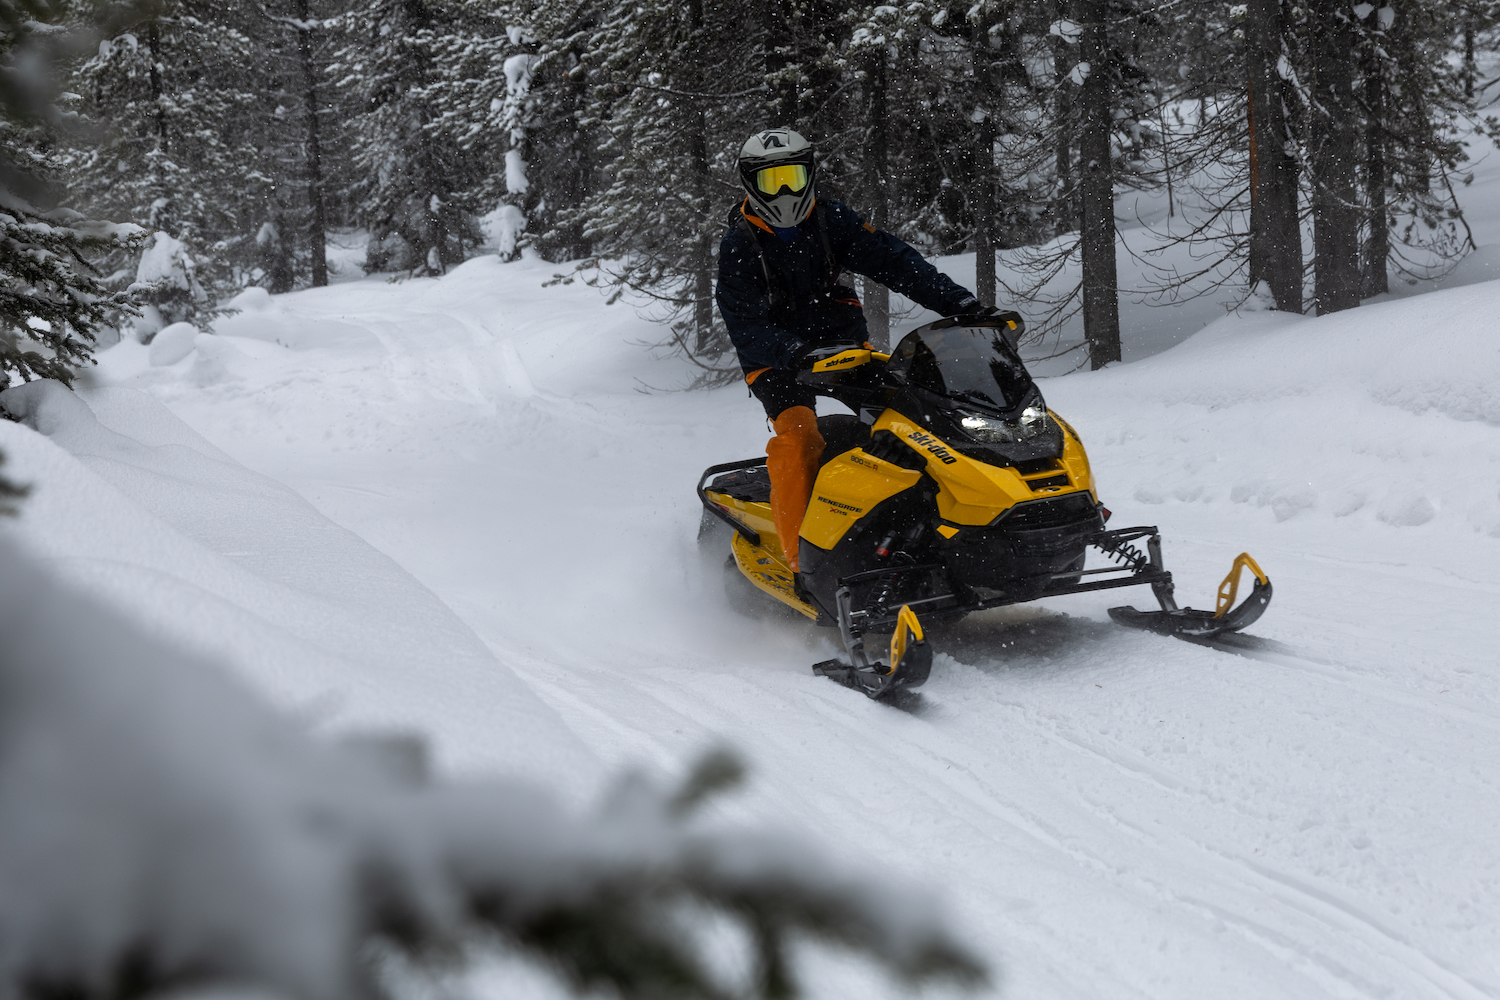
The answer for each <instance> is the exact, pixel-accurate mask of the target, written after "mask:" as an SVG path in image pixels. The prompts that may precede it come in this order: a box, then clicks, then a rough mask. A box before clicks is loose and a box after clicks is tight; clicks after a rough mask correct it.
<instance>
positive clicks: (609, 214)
mask: <svg viewBox="0 0 1500 1000" xmlns="http://www.w3.org/2000/svg"><path fill="white" fill-rule="evenodd" d="M681 13H683V12H681V11H679V10H678V8H677V6H676V5H675V4H672V3H667V2H662V0H657V2H656V3H654V4H640V3H636V2H632V0H627V2H623V3H619V4H617V5H615V6H613V7H611V8H610V9H609V11H608V12H607V13H605V14H604V15H603V16H602V17H601V20H600V25H599V27H598V29H597V30H596V31H595V32H594V33H593V45H592V48H591V49H590V51H589V52H588V53H587V54H586V56H585V61H586V63H587V64H588V65H589V68H590V71H591V74H592V75H591V78H590V84H591V86H590V109H589V116H588V118H586V119H585V125H587V126H588V127H591V128H597V129H598V130H599V133H600V136H601V140H602V141H601V145H600V152H601V153H602V154H603V156H604V157H605V158H606V165H604V166H603V167H602V168H601V174H602V175H603V176H606V177H609V178H611V183H610V185H609V186H608V187H607V188H604V189H603V190H600V191H598V192H596V193H594V194H593V195H592V196H591V197H588V198H586V199H585V200H584V202H583V203H582V204H581V205H579V206H577V207H576V208H572V209H564V210H562V211H561V212H559V213H558V217H557V225H558V226H559V227H574V228H576V229H577V230H578V231H579V232H581V233H582V235H583V236H584V237H585V238H586V239H588V240H589V241H590V244H591V247H590V248H591V250H592V257H591V258H590V260H588V261H587V262H585V266H594V267H597V268H599V273H600V275H601V278H602V280H604V281H607V282H609V283H610V284H613V285H615V286H616V287H617V288H618V289H620V290H621V291H624V290H629V291H631V292H634V293H636V294H637V295H639V296H641V297H642V298H643V299H644V300H645V301H646V302H648V303H650V304H652V305H654V306H656V307H657V309H658V310H659V315H661V317H662V318H663V319H664V320H665V321H667V322H668V323H669V324H670V326H671V330H672V344H673V345H674V346H675V347H676V348H678V349H680V350H681V351H683V352H684V353H686V354H687V355H688V356H689V357H692V358H694V359H695V360H697V361H698V362H699V363H700V364H701V365H702V366H703V367H704V368H705V370H706V372H707V373H708V375H709V377H716V376H719V375H721V374H722V373H723V372H726V371H729V368H728V367H727V366H725V365H723V364H722V363H721V361H720V359H721V358H722V356H723V354H724V353H725V351H727V349H728V339H727V337H726V335H725V334H724V332H723V329H722V325H721V324H720V323H719V321H718V320H717V317H716V314H715V311H714V308H713V276H714V273H715V270H716V267H717V263H716V259H715V256H716V253H717V249H718V240H719V237H720V236H721V235H722V233H723V230H724V216H725V211H726V210H727V209H728V208H729V206H730V204H732V202H733V201H737V200H738V197H739V195H738V192H739V186H738V184H737V183H736V182H735V181H734V177H735V166H734V164H735V156H736V155H737V153H738V151H739V147H740V145H741V144H742V143H743V142H744V137H745V136H746V135H748V134H749V133H750V131H751V130H752V129H753V128H754V127H755V126H756V125H759V124H763V122H762V121H760V120H758V118H757V112H758V111H759V110H760V109H759V107H758V105H759V103H760V102H759V98H760V95H761V94H762V93H763V92H764V89H765V84H764V83H763V78H762V77H761V76H759V75H758V74H756V73H755V72H754V70H755V66H756V62H757V61H756V60H755V59H753V55H754V42H753V39H754V38H755V37H756V36H755V32H754V31H753V28H754V22H753V16H752V15H753V14H754V11H749V12H747V11H745V10H744V9H742V8H735V7H730V6H720V5H705V4H702V3H699V2H698V0H692V2H690V3H689V4H688V7H687V10H686V12H685V13H686V16H685V17H682V16H680V14H681Z"/></svg>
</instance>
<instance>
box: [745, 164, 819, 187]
mask: <svg viewBox="0 0 1500 1000" xmlns="http://www.w3.org/2000/svg"><path fill="white" fill-rule="evenodd" d="M755 186H756V188H757V189H759V190H760V193H761V194H768V195H774V194H775V193H776V192H777V191H780V190H781V189H782V188H784V187H786V188H791V189H792V193H793V194H797V193H799V192H800V191H801V190H802V189H803V188H805V187H807V167H805V166H803V165H802V164H800V163H783V164H780V165H779V166H775V167H762V168H761V169H760V170H757V171H756V172H755Z"/></svg>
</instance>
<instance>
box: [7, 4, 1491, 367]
mask: <svg viewBox="0 0 1500 1000" xmlns="http://www.w3.org/2000/svg"><path fill="white" fill-rule="evenodd" d="M1497 6H1500V5H1497V4H1495V3H1493V2H1492V0H1441V2H1417V0H1392V2H1391V3H1389V4H1387V5H1385V6H1378V7H1377V6H1375V5H1372V4H1370V3H1357V4H1350V3H1347V2H1341V0H1311V2H1307V3H1302V4H1297V3H1291V2H1286V0H1251V2H1248V3H1236V4H1230V3H1220V2H1204V0H1159V2H1151V0H979V2H974V3H971V2H970V0H963V2H961V3H949V2H944V0H910V2H906V3H895V4H892V3H884V2H880V3H868V2H856V3H852V4H851V3H832V2H828V0H752V2H750V3H743V4H741V3H718V2H714V0H672V2H661V0H255V2H251V0H236V2H231V3H222V2H208V0H135V2H130V3H125V2H119V3H108V2H103V0H5V4H4V7H5V12H4V13H5V19H4V24H3V25H0V32H3V34H0V48H3V50H4V53H5V55H4V58H5V61H6V64H5V73H6V77H5V81H6V82H5V86H6V93H5V111H6V117H5V120H4V122H3V123H0V127H3V129H4V132H5V136H4V154H3V155H4V159H3V163H0V166H3V170H4V173H3V175H0V188H3V196H4V199H5V206H4V211H5V214H3V215H0V225H3V227H4V237H5V242H4V244H3V246H0V271H3V272H4V275H5V284H6V286H7V289H8V291H7V292H6V293H5V295H4V297H3V299H0V324H3V332H0V363H3V371H4V372H5V373H6V375H7V376H9V377H11V378H13V379H20V380H24V379H30V378H34V377H57V378H62V379H64V380H66V379H67V378H68V376H69V373H70V372H71V371H72V370H73V369H74V368H75V367H76V366H77V365H78V364H80V363H83V362H84V361H86V360H87V358H88V357H89V354H90V351H91V349H92V346H93V345H94V343H95V341H96V340H97V338H98V337H99V336H103V335H107V331H109V330H111V329H117V328H118V327H119V326H120V324H121V322H122V319H124V318H129V317H131V316H133V317H134V318H133V319H132V320H131V322H132V323H133V324H134V326H133V329H135V330H136V331H137V332H138V334H139V335H141V336H150V334H151V332H152V331H153V330H155V329H158V328H160V327H162V326H165V325H167V324H170V323H173V322H181V321H188V322H193V323H196V324H199V325H200V326H203V327H205V328H206V327H207V325H208V323H209V322H211V318H212V316H213V315H214V311H215V310H216V309H217V308H218V305H219V303H221V302H223V301H224V300H225V299H226V298H227V297H228V296H229V295H232V294H233V293H234V292H235V291H237V290H239V289H240V288H242V287H245V286H248V285H260V286H264V287H265V288H267V289H268V290H269V291H271V292H273V293H276V292H284V291H289V290H292V289H295V288H300V287H306V286H317V285H322V284H326V283H327V281H328V277H329V276H328V264H327V240H328V239H329V234H330V233H341V232H360V233H362V234H367V237H368V243H367V246H366V251H365V258H364V262H363V263H364V267H365V268H366V269H367V270H369V271H372V272H374V271H380V272H391V273H394V274H401V275H408V276H421V275H428V274H440V273H443V272H445V271H446V270H447V269H449V268H451V267H453V266H455V265H456V264H459V263H461V262H462V261H464V260H465V259H466V258H467V257H469V256H472V255H474V254H477V253H482V252H495V250H496V249H498V252H499V253H500V255H501V256H502V257H504V258H515V257H517V256H518V255H520V254H522V253H526V252H532V253H535V254H538V255H540V256H541V257H543V258H545V259H546V260H549V261H554V262H556V263H557V265H558V269H557V275H558V277H557V279H556V280H558V281H565V282H571V281H574V280H583V281H589V282H593V283H596V284H598V285H600V286H603V287H606V288H608V289H610V290H611V294H612V295H614V296H616V297H620V296H624V297H625V298H626V299H627V301H629V302H632V303H634V304H635V305H637V306H638V307H644V308H645V309H647V310H648V311H649V312H650V313H651V314H652V315H653V317H655V318H658V319H660V320H661V321H662V323H663V326H662V329H663V331H664V332H663V342H664V343H665V344H668V345H669V346H671V347H672V348H673V349H675V350H677V351H680V352H682V353H684V354H686V355H688V356H689V357H691V358H692V359H694V360H695V361H696V362H698V363H699V364H700V365H701V366H702V369H703V371H704V373H705V379H706V380H708V381H712V380H714V379H716V378H718V377H720V376H721V375H722V373H724V372H725V371H726V370H730V369H732V368H733V364H732V357H731V355H730V352H729V346H728V342H727V339H726V337H725V335H724V331H723V327H722V323H721V322H720V321H719V319H718V317H717V316H716V314H715V310H714V308H713V303H712V292H713V283H714V275H715V267H716V263H715V256H716V253H717V249H718V241H719V238H720V236H721V234H722V232H723V231H724V228H725V218H726V214H727V213H728V211H729V210H730V209H731V208H733V206H734V205H735V204H736V203H737V201H738V198H739V194H738V192H739V188H738V185H737V181H736V180H735V175H734V170H733V164H734V161H735V156H736V154H737V152H738V150H739V147H740V145H741V144H742V143H743V141H744V139H745V137H746V136H747V135H748V134H749V133H751V132H752V131H754V130H756V129H759V128H763V127H769V126H776V125H785V126H791V127H793V128H796V129H797V130H799V131H801V132H802V133H803V134H805V135H806V136H807V137H808V138H809V139H811V140H812V141H813V143H814V144H815V145H816V147H817V150H818V155H819V160H820V178H821V180H820V185H821V187H820V190H821V191H822V192H824V193H825V194H826V195H828V196H831V197H836V198H838V199H840V200H843V201H845V202H847V203H848V204H850V205H851V206H853V207H854V208H855V209H856V210H857V211H858V212H860V213H861V215H862V216H863V217H864V218H865V219H866V221H867V222H869V223H871V224H873V225H875V226H877V227H881V228H884V229H888V230H889V231H891V232H893V233H895V234H897V235H899V236H900V237H902V238H903V239H905V240H907V241H908V242H910V243H911V244H913V245H914V246H916V247H917V248H919V249H920V250H921V251H922V252H923V253H924V254H928V255H944V254H956V253H974V254H976V260H977V262H978V263H977V270H976V291H977V294H978V295H979V297H980V298H981V299H982V300H983V301H985V302H986V303H995V302H997V301H999V302H1000V303H1001V304H1002V305H1010V306H1015V307H1018V308H1021V309H1022V311H1023V312H1026V313H1027V314H1028V316H1029V318H1030V320H1031V322H1032V323H1033V326H1034V328H1036V329H1038V330H1043V329H1045V328H1046V327H1047V325H1048V324H1049V323H1055V322H1057V321H1059V320H1060V319H1062V318H1064V317H1067V316H1071V315H1075V314H1077V313H1079V312H1081V313H1082V316H1083V319H1084V327H1085V331H1086V343H1085V344H1082V345H1079V347H1080V348H1081V350H1079V352H1078V355H1077V362H1078V364H1080V365H1082V364H1090V365H1092V366H1093V367H1099V366H1101V365H1104V364H1107V363H1108V362H1110V361H1112V360H1115V359H1118V358H1119V356H1120V333H1119V312H1118V294H1119V293H1118V280H1117V277H1116V273H1117V271H1116V259H1115V258H1116V253H1117V248H1116V240H1115V235H1114V231H1115V225H1116V221H1115V205H1116V199H1117V197H1118V196H1119V195H1121V194H1122V193H1123V192H1128V191H1130V190H1132V189H1135V190H1160V189H1167V190H1168V191H1169V192H1170V193H1171V195H1172V197H1174V198H1178V199H1181V198H1182V197H1183V196H1184V188H1185V187H1187V188H1191V189H1192V190H1191V192H1190V196H1191V198H1193V199H1195V202H1196V204H1197V205H1198V206H1199V209H1200V212H1199V215H1198V219H1199V221H1197V222H1196V223H1195V224H1194V226H1193V227H1192V228H1191V230H1190V231H1188V232H1187V233H1185V234H1183V235H1180V236H1179V237H1177V238H1179V239H1181V240H1184V241H1190V242H1193V243H1194V244H1195V246H1197V248H1198V249H1197V256H1199V257H1202V258H1203V259H1205V260H1206V261H1207V263H1206V264H1205V272H1206V271H1207V270H1209V269H1212V268H1215V267H1217V268H1219V269H1220V273H1221V274H1222V273H1228V274H1232V276H1233V277H1232V278H1231V279H1228V283H1229V284H1231V285H1232V286H1233V288H1232V290H1231V291H1232V294H1233V295H1238V296H1240V298H1241V299H1247V298H1249V297H1251V296H1258V297H1260V298H1261V299H1263V300H1264V302H1265V303H1266V304H1267V305H1268V306H1271V307H1274V308H1276V309H1281V310H1289V311H1293V312H1304V311H1305V312H1317V313H1326V312H1332V311H1336V310H1341V309H1346V308H1349V307H1352V306H1356V305H1358V304H1359V302H1360V300H1361V299H1362V298H1367V297H1369V296H1372V295H1377V294H1379V293H1381V292H1382V291H1384V290H1386V288H1387V285H1388V282H1389V281H1390V280H1391V279H1390V276H1391V275H1392V274H1402V273H1407V272H1412V271H1415V270H1421V269H1423V268H1426V269H1428V270H1431V269H1432V268H1433V267H1441V266H1442V265H1443V264H1444V263H1445V262H1451V261H1453V260H1456V259H1457V258H1458V257H1460V256H1461V255H1462V254H1463V253H1464V252H1465V251H1466V250H1467V249H1468V248H1469V246H1470V245H1471V243H1472V240H1471V239H1470V238H1469V237H1468V235H1467V233H1466V231H1465V227H1464V224H1463V218H1462V211H1461V191H1462V187H1463V184H1464V181H1465V179H1466V175H1465V164H1466V161H1468V159H1469V157H1470V156H1471V155H1472V152H1473V151H1472V150H1470V149H1468V148H1466V145H1465V143H1464V142H1462V141H1460V138H1459V137H1460V136H1461V135H1463V136H1470V137H1472V136H1474V135H1476V134H1478V135H1480V136H1483V135H1485V134H1487V133H1488V132H1489V130H1490V127H1491V126H1490V123H1489V122H1488V120H1487V119H1486V117H1485V115H1486V112H1485V110H1484V109H1485V108H1486V107H1487V106H1488V103H1489V101H1490V97H1489V96H1488V94H1489V92H1490V91H1489V88H1490V87H1491V86H1492V85H1493V84H1494V83H1495V81H1493V80H1486V79H1484V78H1483V73H1482V71H1481V68H1480V67H1481V66H1482V65H1483V64H1484V58H1483V57H1484V53H1485V51H1486V50H1487V48H1489V47H1490V39H1491V33H1492V31H1493V29H1494V23H1495V19H1496V13H1497ZM38 67H51V70H50V72H48V71H47V70H46V69H45V68H42V69H38ZM1174 183H1175V185H1176V189H1175V190H1173V185H1174ZM1003 251H1018V252H1019V257H1017V258H1016V259H1019V260H1021V261H1022V262H1023V265H1024V266H1023V271H1024V272H1026V273H1028V274H1030V275H1031V276H1032V278H1033V279H1034V280H1030V281H1028V280H1020V281H1015V280H1011V281H1001V280H998V279H997V275H996V268H995V264H994V261H995V257H996V253H997V252H1003ZM1226 265H1227V266H1228V270H1227V271H1225V270H1224V267H1225V266H1226ZM1065 273H1066V274H1075V275H1077V280H1076V281H1074V282H1073V283H1072V284H1071V285H1070V286H1069V287H1068V289H1067V290H1066V291H1065V292H1064V293H1063V294H1061V295H1056V294H1054V295H1051V296H1050V297H1048V298H1046V300H1045V301H1042V300H1041V299H1039V298H1035V293H1036V292H1037V290H1038V289H1040V288H1041V287H1042V286H1043V285H1046V284H1047V283H1048V282H1049V281H1051V280H1052V279H1054V278H1055V277H1056V276H1057V275H1059V274H1065ZM1187 277H1190V276H1184V277H1182V280H1184V281H1185V280H1187ZM1171 280H1176V279H1175V278H1174V279H1171ZM1223 283H1225V282H1224V281H1223V280H1221V281H1220V284H1223ZM1052 287H1055V282H1054V283H1053V286H1052ZM861 294H862V297H863V299H864V302H865V306H866V311H867V314H868V316H869V318H870V326H871V330H872V333H873V335H874V337H875V338H876V339H877V340H882V339H884V338H887V337H888V336H889V330H890V326H891V319H890V309H889V299H888V296H887V293H886V292H885V290H884V289H882V288H880V287H879V286H876V285H873V284H872V285H870V287H867V288H862V289H861ZM1085 355H1086V356H1085Z"/></svg>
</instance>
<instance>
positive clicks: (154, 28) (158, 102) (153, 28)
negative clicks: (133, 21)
mask: <svg viewBox="0 0 1500 1000" xmlns="http://www.w3.org/2000/svg"><path fill="white" fill-rule="evenodd" d="M146 51H148V52H150V53H151V70H150V77H151V103H152V104H154V105H155V106H156V137H157V138H158V139H159V140H160V141H161V151H162V152H163V153H166V152H168V148H167V111H166V108H165V107H164V106H163V105H162V95H163V94H164V93H165V92H166V87H165V85H164V84H163V83H162V78H161V68H162V58H161V27H160V26H159V25H158V24H157V23H156V19H155V18H152V19H151V20H150V21H148V22H147V23H146Z"/></svg>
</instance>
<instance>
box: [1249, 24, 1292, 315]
mask: <svg viewBox="0 0 1500 1000" xmlns="http://www.w3.org/2000/svg"><path fill="white" fill-rule="evenodd" d="M1247 7H1248V10H1247V11H1246V26H1245V42H1246V45H1245V56H1246V66H1247V70H1248V80H1249V109H1250V287H1251V288H1254V287H1255V286H1256V285H1257V284H1259V283H1260V282H1265V283H1266V284H1267V285H1268V286H1269V287H1270V289H1271V295H1272V297H1273V298H1274V299H1275V300H1276V308H1277V309H1280V310H1282V311H1283V312H1295V313H1300V312H1301V311H1302V226H1301V222H1300V220H1299V217H1298V211H1297V161H1296V160H1295V159H1294V158H1293V157H1292V156H1290V155H1288V153H1287V145H1288V143H1289V142H1290V140H1291V131H1290V129H1289V128H1288V127H1287V116H1286V94H1285V88H1286V81H1284V80H1282V78H1281V74H1280V72H1279V71H1278V69H1277V64H1278V62H1279V60H1280V59H1281V55H1282V48H1283V39H1284V38H1285V32H1286V21H1285V19H1284V15H1283V13H1282V7H1281V0H1251V2H1250V3H1249V4H1248V5H1247Z"/></svg>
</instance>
